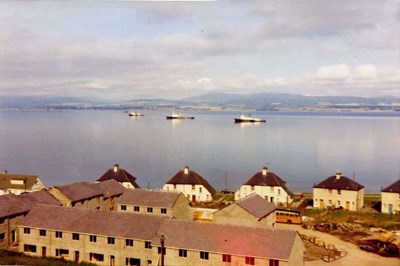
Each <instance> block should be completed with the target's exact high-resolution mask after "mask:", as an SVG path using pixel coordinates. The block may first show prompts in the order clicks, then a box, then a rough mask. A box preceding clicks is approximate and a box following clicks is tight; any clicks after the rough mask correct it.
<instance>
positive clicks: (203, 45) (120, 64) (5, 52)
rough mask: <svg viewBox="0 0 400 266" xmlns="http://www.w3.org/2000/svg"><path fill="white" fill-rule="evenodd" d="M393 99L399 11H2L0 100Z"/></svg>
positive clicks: (249, 7)
mask: <svg viewBox="0 0 400 266" xmlns="http://www.w3.org/2000/svg"><path fill="white" fill-rule="evenodd" d="M207 92H234V93H253V92H279V93H297V94H304V95H354V96H366V97H370V96H396V97H400V1H399V0H390V1H384V0H382V1H370V0H362V1H352V0H350V1H341V0H337V1H319V0H307V1H306V0H304V1H300V0H299V1H285V0H282V1H269V0H263V1H234V0H232V1H210V2H207V1H200V2H199V1H197V2H196V1H191V2H184V1H177V2H161V1H158V2H157V1H151V2H149V1H72V2H70V1H0V96H15V95H24V96H26V95H36V96H49V95H55V96H77V97H96V98H103V99H112V100H122V99H135V98H167V99H179V98H183V97H187V96H194V95H199V94H203V93H207Z"/></svg>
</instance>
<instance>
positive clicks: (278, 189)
mask: <svg viewBox="0 0 400 266" xmlns="http://www.w3.org/2000/svg"><path fill="white" fill-rule="evenodd" d="M252 193H256V194H258V195H260V196H261V197H263V198H264V199H266V200H268V201H269V202H271V203H274V204H275V205H282V204H283V205H286V206H287V205H288V204H289V203H291V202H292V201H293V192H291V191H290V190H289V189H288V188H287V187H286V182H285V181H283V180H282V179H281V178H280V177H279V176H278V175H276V174H275V173H273V172H271V171H268V168H267V167H263V169H262V170H261V171H260V172H257V173H255V174H254V175H253V176H252V177H250V178H249V179H248V181H247V182H246V183H244V184H243V185H242V186H241V187H240V188H239V190H238V191H237V192H236V193H235V200H239V199H242V198H245V197H247V196H248V195H250V194H252Z"/></svg>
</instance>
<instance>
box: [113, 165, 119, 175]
mask: <svg viewBox="0 0 400 266" xmlns="http://www.w3.org/2000/svg"><path fill="white" fill-rule="evenodd" d="M118 170H119V165H118V164H117V163H116V164H115V165H114V173H116V172H118Z"/></svg>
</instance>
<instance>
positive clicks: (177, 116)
mask: <svg viewBox="0 0 400 266" xmlns="http://www.w3.org/2000/svg"><path fill="white" fill-rule="evenodd" d="M167 119H194V116H184V115H182V114H181V113H176V112H175V111H174V112H172V115H167Z"/></svg>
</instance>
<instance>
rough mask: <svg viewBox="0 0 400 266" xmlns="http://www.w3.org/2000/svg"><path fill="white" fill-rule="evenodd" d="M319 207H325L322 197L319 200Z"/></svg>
mask: <svg viewBox="0 0 400 266" xmlns="http://www.w3.org/2000/svg"><path fill="white" fill-rule="evenodd" d="M319 208H320V209H323V208H325V205H324V200H323V199H320V200H319Z"/></svg>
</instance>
